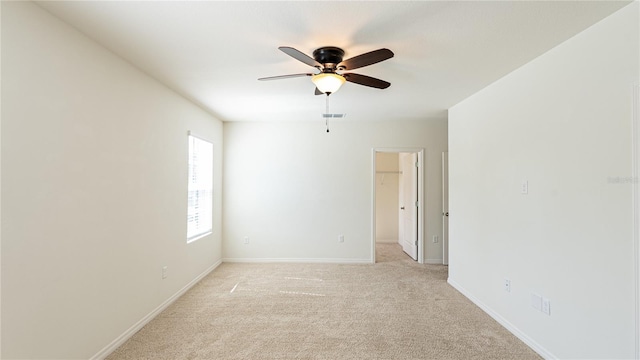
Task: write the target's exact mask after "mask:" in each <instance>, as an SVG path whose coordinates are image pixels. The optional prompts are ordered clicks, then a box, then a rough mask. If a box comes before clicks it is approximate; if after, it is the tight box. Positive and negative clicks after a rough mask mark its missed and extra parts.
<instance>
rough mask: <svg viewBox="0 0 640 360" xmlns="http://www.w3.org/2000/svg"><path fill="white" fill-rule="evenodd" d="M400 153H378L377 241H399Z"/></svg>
mask: <svg viewBox="0 0 640 360" xmlns="http://www.w3.org/2000/svg"><path fill="white" fill-rule="evenodd" d="M398 170H399V167H398V153H384V152H377V153H376V242H382V243H397V242H398V217H399V214H398V208H399V206H400V205H399V199H398V193H399V186H400V183H399V179H400V174H399V172H398Z"/></svg>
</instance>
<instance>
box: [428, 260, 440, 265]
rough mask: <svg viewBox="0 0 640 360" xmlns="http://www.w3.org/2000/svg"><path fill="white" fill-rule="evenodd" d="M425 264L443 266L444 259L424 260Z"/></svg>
mask: <svg viewBox="0 0 640 360" xmlns="http://www.w3.org/2000/svg"><path fill="white" fill-rule="evenodd" d="M424 263H425V264H434V265H442V259H424Z"/></svg>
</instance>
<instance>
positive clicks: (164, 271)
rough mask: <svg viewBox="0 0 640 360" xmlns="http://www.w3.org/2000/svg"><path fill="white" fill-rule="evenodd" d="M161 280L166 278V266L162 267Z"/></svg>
mask: <svg viewBox="0 0 640 360" xmlns="http://www.w3.org/2000/svg"><path fill="white" fill-rule="evenodd" d="M162 278H163V279H166V278H167V267H166V266H163V267H162Z"/></svg>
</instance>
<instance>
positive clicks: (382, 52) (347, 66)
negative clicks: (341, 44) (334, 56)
mask: <svg viewBox="0 0 640 360" xmlns="http://www.w3.org/2000/svg"><path fill="white" fill-rule="evenodd" d="M392 57H393V52H392V51H391V50H389V49H378V50H374V51H370V52H368V53H364V54H361V55H358V56H355V57H352V58H350V59H347V60H345V61H343V62H341V63H340V64H338V67H339V68H344V70H353V69H357V68H361V67H364V66H369V65H372V64H375V63H379V62H380V61H384V60H387V59H390V58H392Z"/></svg>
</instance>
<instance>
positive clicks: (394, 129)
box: [223, 119, 447, 262]
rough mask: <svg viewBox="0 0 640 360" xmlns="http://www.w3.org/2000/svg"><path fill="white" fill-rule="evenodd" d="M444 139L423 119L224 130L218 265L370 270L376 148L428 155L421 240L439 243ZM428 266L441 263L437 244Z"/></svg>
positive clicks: (430, 248)
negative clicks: (329, 265)
mask: <svg viewBox="0 0 640 360" xmlns="http://www.w3.org/2000/svg"><path fill="white" fill-rule="evenodd" d="M446 134H447V122H446V120H428V119H425V120H424V121H415V122H411V121H384V122H366V123H364V122H353V121H352V122H349V121H343V122H338V121H335V122H333V124H332V125H331V132H330V133H326V132H325V129H324V123H323V122H322V121H321V120H318V121H309V120H303V121H301V122H299V123H293V122H292V123H285V122H282V123H259V122H241V123H225V124H224V136H225V149H224V157H225V158H224V163H225V168H224V213H223V228H224V233H223V258H224V259H225V260H235V261H241V260H244V261H258V260H260V261H265V260H270V259H272V260H278V261H287V260H304V261H323V262H331V261H338V262H370V261H371V248H372V239H371V230H372V225H373V224H372V223H371V212H372V206H373V204H372V201H371V192H372V167H373V164H372V149H373V148H380V147H384V148H401V147H414V148H415V147H423V148H425V149H426V150H425V158H426V159H425V164H426V166H425V187H426V191H425V193H426V211H425V238H431V235H432V234H433V235H437V234H440V232H441V227H442V225H441V216H440V215H441V214H440V206H441V201H442V200H441V184H440V183H441V179H440V176H441V175H440V173H441V165H440V162H441V161H440V157H441V155H440V154H441V152H442V151H444V150H446V148H447V135H446ZM341 234H342V235H344V236H345V242H344V243H339V242H338V236H339V235H341ZM245 236H248V237H249V239H250V243H249V244H247V245H245V244H244V243H243V239H244V237H245ZM425 243H428V242H425ZM432 257H434V258H436V259H437V258H440V259H442V247H441V243H438V244H432V243H429V244H427V247H426V249H425V259H426V258H432Z"/></svg>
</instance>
